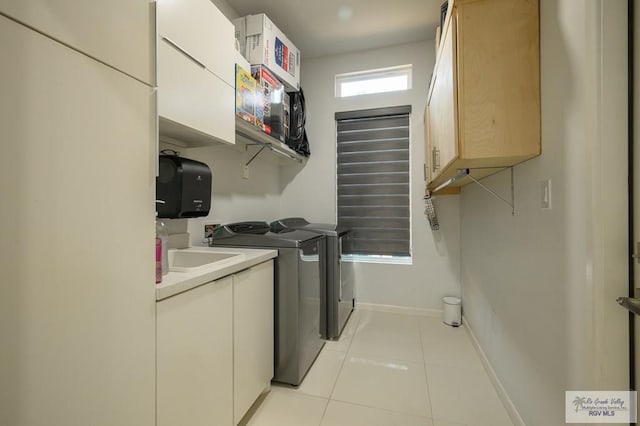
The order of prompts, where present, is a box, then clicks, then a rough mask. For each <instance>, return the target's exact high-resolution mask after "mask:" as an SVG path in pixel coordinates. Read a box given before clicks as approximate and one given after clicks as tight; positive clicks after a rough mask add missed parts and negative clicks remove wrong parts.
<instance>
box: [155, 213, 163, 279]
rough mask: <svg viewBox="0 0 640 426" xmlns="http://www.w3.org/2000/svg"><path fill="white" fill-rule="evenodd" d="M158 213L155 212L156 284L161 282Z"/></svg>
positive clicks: (160, 246)
mask: <svg viewBox="0 0 640 426" xmlns="http://www.w3.org/2000/svg"><path fill="white" fill-rule="evenodd" d="M158 225H159V224H158V212H156V284H160V283H161V282H162V238H161V235H160V233H159V232H158Z"/></svg>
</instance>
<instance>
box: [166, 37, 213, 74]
mask: <svg viewBox="0 0 640 426" xmlns="http://www.w3.org/2000/svg"><path fill="white" fill-rule="evenodd" d="M162 39H163V40H164V41H166V42H167V43H169V44H170V45H172V46H173V47H175V48H176V49H177V50H178V51H179V52H180V53H182V54H183V55H184V56H186V57H187V58H189V59H191V60H192V61H193V62H195V63H196V64H198V65H199V66H200V67H202V68H203V69H206V68H207V67H206V65H205V64H203V63H202V62H200V61H199V60H197V59H196V58H195V56H193V55H192V54H191V53H189V52H187V51H186V50H184V49H183V48H182V47H180V45H179V44H178V43H176V42H175V41H173V40H171V39H170V38H169V37H165V36H162Z"/></svg>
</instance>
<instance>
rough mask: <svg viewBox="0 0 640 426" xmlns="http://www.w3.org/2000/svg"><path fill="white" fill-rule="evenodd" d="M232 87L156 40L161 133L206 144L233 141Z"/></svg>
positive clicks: (233, 105)
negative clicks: (213, 140)
mask: <svg viewBox="0 0 640 426" xmlns="http://www.w3.org/2000/svg"><path fill="white" fill-rule="evenodd" d="M234 108H235V89H234V88H233V87H232V86H230V85H228V84H226V83H225V82H223V81H222V80H220V79H219V78H218V77H216V76H215V75H213V74H212V73H210V72H209V71H207V70H206V69H204V68H202V67H201V66H199V65H198V64H196V63H195V62H193V61H192V60H190V59H189V58H188V57H187V56H185V55H184V54H182V53H181V52H180V51H179V50H177V49H176V48H175V47H174V46H172V45H171V44H170V43H168V42H166V41H164V40H161V41H160V42H159V44H158V112H159V115H160V119H161V122H160V125H161V128H160V130H161V132H162V134H163V135H166V136H170V137H173V138H176V139H187V140H188V141H190V142H193V143H194V144H200V145H206V144H207V143H211V142H212V140H211V139H215V140H217V141H220V142H224V143H228V144H233V143H235V109H234Z"/></svg>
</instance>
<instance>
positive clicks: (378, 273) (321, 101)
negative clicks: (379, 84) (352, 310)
mask: <svg viewBox="0 0 640 426" xmlns="http://www.w3.org/2000/svg"><path fill="white" fill-rule="evenodd" d="M434 57H435V52H434V46H433V41H428V42H419V43H411V44H405V45H400V46H394V47H390V48H383V49H375V50H369V51H364V52H358V53H354V54H348V55H337V56H329V57H322V58H313V59H308V60H306V61H305V62H304V66H303V67H302V74H301V78H302V87H303V88H304V90H305V97H306V101H307V103H306V105H307V111H308V118H307V133H308V136H309V140H310V145H311V153H312V154H311V157H310V159H309V161H308V163H307V165H306V166H305V167H304V168H303V169H302V170H297V169H291V168H289V169H283V172H282V179H283V183H282V186H283V187H284V190H283V194H282V212H283V214H285V215H290V216H302V217H305V218H307V219H308V220H310V221H312V222H326V223H334V222H335V221H336V187H335V185H336V183H335V173H336V136H335V118H334V113H335V112H337V111H349V110H357V109H365V108H376V107H384V106H395V105H407V104H410V105H412V108H413V111H412V115H411V157H412V162H411V179H412V188H411V197H412V210H411V214H412V239H413V260H414V262H413V265H388V264H365V263H358V264H356V265H355V279H356V292H357V302H359V303H373V304H383V305H397V306H403V307H413V308H419V309H439V308H440V299H441V297H442V296H444V295H457V294H459V268H460V265H459V250H460V248H459V241H460V236H459V200H458V198H459V197H440V198H439V199H438V200H437V210H438V215H439V219H440V221H441V225H442V226H441V229H442V231H440V232H439V233H437V234H433V233H432V232H431V230H430V228H429V225H428V222H427V220H426V218H425V216H424V205H423V201H422V196H423V195H424V178H423V163H424V124H423V116H424V107H425V102H426V94H427V89H428V84H429V78H430V75H431V72H432V70H433V65H434V61H435V59H434ZM403 64H413V89H412V90H410V91H408V92H397V93H393V94H380V95H370V96H359V97H353V98H347V99H336V98H335V96H334V77H335V74H337V73H345V72H353V71H362V70H366V69H372V68H382V67H389V66H394V65H403ZM294 173H297V176H295V179H293V178H292V175H293V174H294Z"/></svg>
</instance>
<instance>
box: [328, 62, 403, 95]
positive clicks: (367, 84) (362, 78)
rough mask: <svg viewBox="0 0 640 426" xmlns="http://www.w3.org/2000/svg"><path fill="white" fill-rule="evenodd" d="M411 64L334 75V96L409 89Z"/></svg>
mask: <svg viewBox="0 0 640 426" xmlns="http://www.w3.org/2000/svg"><path fill="white" fill-rule="evenodd" d="M411 69H412V66H411V65H401V66H398V67H391V68H381V69H376V70H368V71H361V72H354V73H348V74H338V75H336V97H337V98H346V97H349V96H357V95H371V94H374V93H385V92H395V91H398V90H409V89H411Z"/></svg>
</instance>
